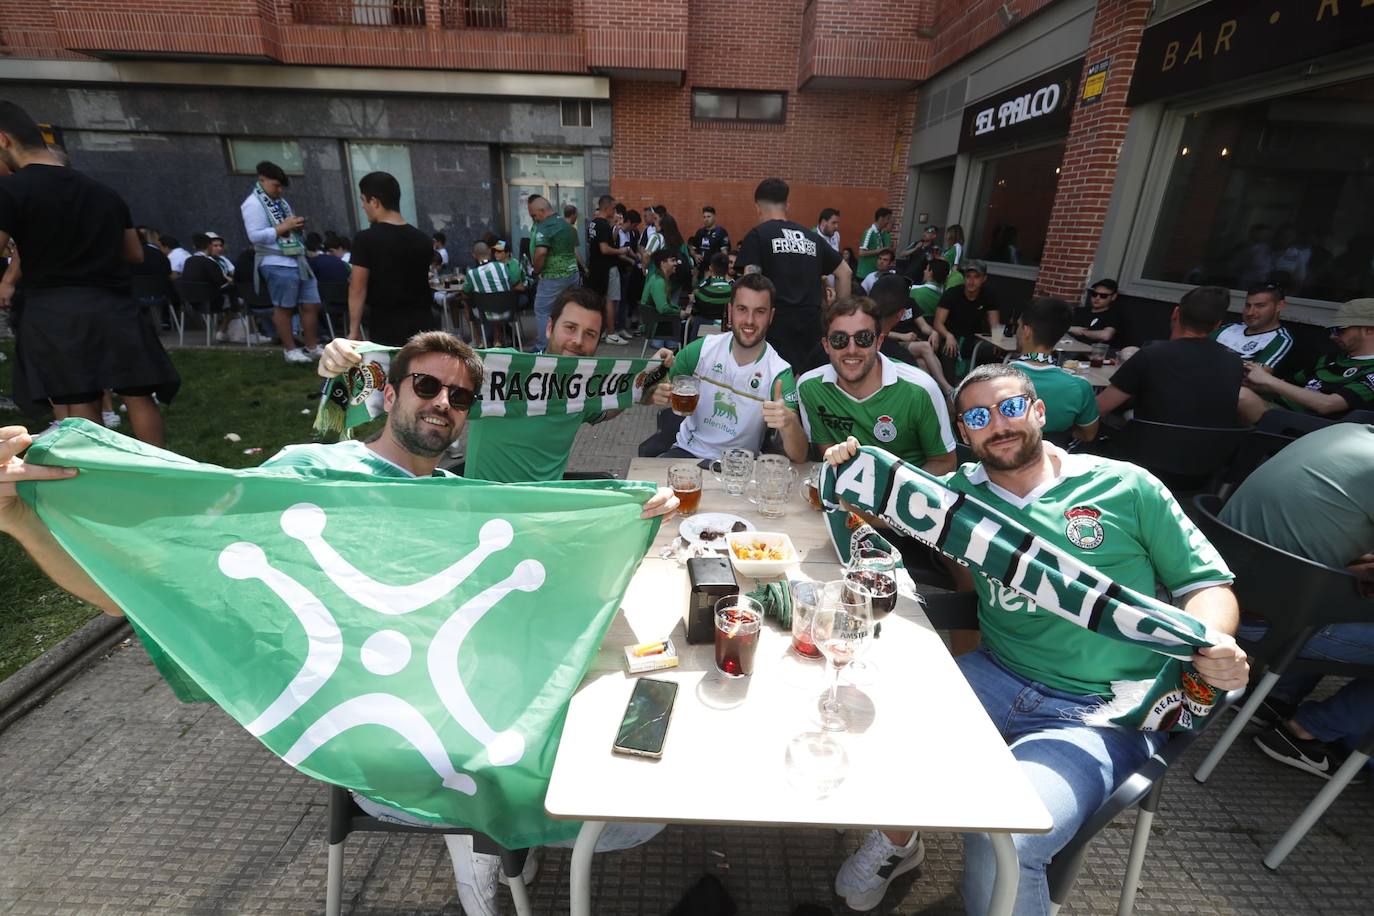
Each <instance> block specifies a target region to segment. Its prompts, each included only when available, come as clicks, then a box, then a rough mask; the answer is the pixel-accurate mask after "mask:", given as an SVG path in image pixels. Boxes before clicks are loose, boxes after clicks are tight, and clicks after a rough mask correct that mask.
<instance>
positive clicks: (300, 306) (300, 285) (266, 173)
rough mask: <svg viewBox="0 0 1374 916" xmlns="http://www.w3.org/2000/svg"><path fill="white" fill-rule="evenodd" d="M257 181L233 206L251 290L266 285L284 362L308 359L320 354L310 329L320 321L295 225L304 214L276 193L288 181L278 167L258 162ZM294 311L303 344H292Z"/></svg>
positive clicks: (316, 288)
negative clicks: (248, 255) (247, 254)
mask: <svg viewBox="0 0 1374 916" xmlns="http://www.w3.org/2000/svg"><path fill="white" fill-rule="evenodd" d="M257 173H258V181H257V184H255V185H253V190H252V191H250V192H249V194H248V196H247V197H245V198H244V199H243V203H242V204H240V205H239V214H240V215H241V216H242V217H243V229H244V232H246V233H247V235H248V241H249V242H250V243H251V244H252V245H253V252H254V259H253V263H254V267H255V269H256V272H257V275H256V276H255V277H254V278H253V288H254V289H266V290H267V294H268V297H269V298H270V299H271V300H272V306H273V308H272V326H273V327H275V328H276V329H277V337H278V338H279V339H280V340H281V348H282V355H283V356H284V357H285V358H286V361H287V362H288V363H311V362H314V361H315V360H316V359H317V358H318V357H319V355H320V353H321V348H320V347H319V345H318V340H317V339H316V336H315V330H316V328H317V327H318V325H319V320H320V289H319V285H318V284H317V283H316V282H315V274H314V272H313V271H311V269H310V264H309V263H308V262H307V261H306V259H305V241H304V239H303V238H302V237H301V228H302V227H303V226H304V225H305V217H303V216H297V215H296V214H295V213H293V212H292V211H291V205H290V204H289V203H287V201H286V198H285V197H283V196H282V192H283V191H284V190H285V189H286V188H288V187H289V186H290V185H291V179H289V178H287V177H286V172H285V171H283V169H282V167H281V166H279V165H277V164H276V163H273V162H259V163H258V167H257ZM297 310H299V311H300V317H301V335H302V336H303V337H304V338H305V346H304V347H297V346H295V341H296V339H295V337H294V336H293V335H292V332H291V317H292V312H295V311H297Z"/></svg>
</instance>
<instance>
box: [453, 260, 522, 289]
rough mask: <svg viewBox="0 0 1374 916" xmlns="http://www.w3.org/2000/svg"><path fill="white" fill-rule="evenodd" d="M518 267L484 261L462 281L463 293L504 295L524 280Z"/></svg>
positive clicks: (510, 264)
mask: <svg viewBox="0 0 1374 916" xmlns="http://www.w3.org/2000/svg"><path fill="white" fill-rule="evenodd" d="M524 279H525V278H524V274H523V272H522V271H521V270H520V265H519V264H517V263H515V262H514V261H507V262H506V263H505V264H504V265H503V264H502V263H501V262H500V261H484V262H482V263H481V264H478V265H477V266H476V267H474V268H473V269H472V270H469V271H468V272H467V276H466V278H465V279H464V280H463V292H465V293H506V292H510V290H511V289H513V288H514V287H516V286H519V285H520V283H521V282H522V281H523V280H524Z"/></svg>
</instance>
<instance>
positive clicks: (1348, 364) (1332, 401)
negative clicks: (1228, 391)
mask: <svg viewBox="0 0 1374 916" xmlns="http://www.w3.org/2000/svg"><path fill="white" fill-rule="evenodd" d="M1326 326H1327V327H1328V328H1329V329H1330V331H1331V338H1332V340H1334V341H1335V343H1336V347H1337V349H1339V350H1340V352H1341V354H1342V355H1340V356H1323V357H1322V358H1321V359H1320V360H1318V361H1317V364H1316V366H1314V367H1313V368H1312V369H1311V370H1310V371H1303V372H1299V373H1298V374H1297V375H1295V376H1293V381H1291V382H1285V381H1283V380H1281V379H1278V378H1275V377H1274V376H1273V374H1272V373H1270V371H1269V370H1268V369H1266V368H1265V367H1264V366H1262V365H1260V364H1259V363H1255V362H1249V363H1246V364H1245V388H1244V389H1242V390H1241V393H1240V416H1241V419H1242V420H1243V421H1244V422H1246V423H1250V424H1253V423H1255V422H1257V421H1258V420H1259V418H1260V417H1261V416H1263V415H1264V412H1265V411H1266V410H1269V409H1270V408H1273V407H1278V406H1282V407H1286V408H1288V409H1289V410H1297V411H1301V412H1303V413H1315V414H1320V415H1322V416H1336V415H1338V414H1343V413H1345V412H1346V411H1348V410H1358V409H1365V410H1367V409H1371V408H1374V299H1371V298H1366V299H1351V300H1350V301H1349V302H1347V303H1345V304H1344V305H1342V306H1341V307H1340V308H1338V309H1337V310H1336V314H1334V315H1332V316H1331V317H1330V318H1328V319H1327V321H1326ZM1276 402H1277V403H1276Z"/></svg>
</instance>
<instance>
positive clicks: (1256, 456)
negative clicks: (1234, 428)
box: [1184, 428, 1293, 509]
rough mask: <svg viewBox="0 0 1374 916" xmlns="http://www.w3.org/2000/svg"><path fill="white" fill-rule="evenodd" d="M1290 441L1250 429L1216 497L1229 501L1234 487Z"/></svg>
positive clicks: (1290, 440)
mask: <svg viewBox="0 0 1374 916" xmlns="http://www.w3.org/2000/svg"><path fill="white" fill-rule="evenodd" d="M1292 441H1293V440H1292V439H1290V438H1289V437H1288V436H1280V435H1279V434H1278V433H1266V432H1263V431H1261V430H1260V429H1258V428H1255V429H1252V430H1251V431H1250V435H1248V436H1246V437H1245V441H1243V442H1241V444H1240V449H1239V450H1237V452H1236V457H1235V458H1234V459H1233V460H1232V461H1231V464H1230V466H1229V467H1227V468H1226V470H1225V472H1224V474H1223V475H1222V478H1221V486H1220V487H1219V488H1218V489H1217V495H1218V496H1220V497H1221V499H1222V501H1223V502H1224V501H1225V500H1227V499H1229V498H1230V496H1231V494H1232V493H1234V492H1235V491H1236V487H1238V486H1240V485H1241V484H1243V483H1245V479H1246V478H1247V477H1249V476H1250V475H1251V474H1253V473H1254V472H1255V469H1256V468H1258V467H1259V466H1260V465H1262V464H1264V462H1266V461H1268V460H1269V459H1270V458H1273V457H1274V456H1275V455H1277V454H1278V453H1279V452H1281V451H1283V449H1284V447H1285V446H1287V445H1288V444H1289V443H1291V442H1292ZM1184 508H1185V509H1186V508H1187V507H1186V506H1185V507H1184Z"/></svg>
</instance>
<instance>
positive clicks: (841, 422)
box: [816, 404, 854, 436]
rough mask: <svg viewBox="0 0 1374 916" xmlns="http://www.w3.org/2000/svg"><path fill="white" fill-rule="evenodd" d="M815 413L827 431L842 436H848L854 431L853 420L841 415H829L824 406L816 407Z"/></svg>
mask: <svg viewBox="0 0 1374 916" xmlns="http://www.w3.org/2000/svg"><path fill="white" fill-rule="evenodd" d="M816 413H817V414H819V415H820V418H821V422H822V423H824V424H825V426H826V428H827V429H830V430H831V431H833V432H836V433H839V434H840V435H842V436H847V435H849V434H850V433H851V432H852V431H853V430H854V418H853V417H851V416H847V415H845V414H842V413H831V412H830V411H828V410H826V409H825V405H824V404H818V405H817V406H816Z"/></svg>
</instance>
